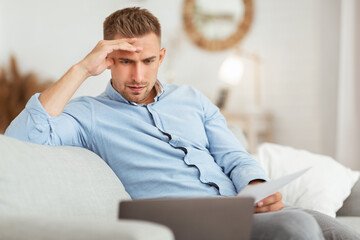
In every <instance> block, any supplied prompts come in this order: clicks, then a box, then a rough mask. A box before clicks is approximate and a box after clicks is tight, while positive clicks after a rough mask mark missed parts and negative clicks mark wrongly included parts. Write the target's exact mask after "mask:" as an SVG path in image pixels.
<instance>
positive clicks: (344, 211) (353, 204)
mask: <svg viewBox="0 0 360 240" xmlns="http://www.w3.org/2000/svg"><path fill="white" fill-rule="evenodd" d="M359 202H360V180H358V181H357V182H356V183H355V185H354V186H353V188H352V189H351V193H350V196H349V197H348V198H347V199H345V201H344V204H343V206H342V207H341V208H340V209H339V211H337V213H336V216H358V217H360V204H359Z"/></svg>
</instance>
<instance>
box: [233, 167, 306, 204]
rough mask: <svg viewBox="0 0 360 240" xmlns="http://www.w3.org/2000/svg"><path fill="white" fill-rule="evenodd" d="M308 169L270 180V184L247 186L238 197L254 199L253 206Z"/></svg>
mask: <svg viewBox="0 0 360 240" xmlns="http://www.w3.org/2000/svg"><path fill="white" fill-rule="evenodd" d="M309 169H310V168H306V169H303V170H300V171H298V172H295V173H293V174H290V175H287V176H284V177H281V178H278V179H275V180H272V181H270V182H265V183H260V184H256V185H247V186H246V187H245V188H244V189H243V190H242V191H241V192H239V193H238V196H239V197H245V196H246V197H249V196H250V197H253V198H254V199H255V201H254V204H255V203H257V202H258V201H260V200H262V199H264V198H266V197H267V196H270V195H272V194H274V193H276V192H277V191H278V190H279V189H280V188H282V187H284V186H285V185H287V184H288V183H290V182H291V181H293V180H295V179H296V178H298V177H300V176H301V175H303V174H304V173H305V172H306V171H308V170H309Z"/></svg>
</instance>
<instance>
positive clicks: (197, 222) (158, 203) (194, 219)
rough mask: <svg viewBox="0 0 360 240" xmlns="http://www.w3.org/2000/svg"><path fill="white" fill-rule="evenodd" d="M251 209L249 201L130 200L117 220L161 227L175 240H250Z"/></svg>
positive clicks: (245, 199)
mask: <svg viewBox="0 0 360 240" xmlns="http://www.w3.org/2000/svg"><path fill="white" fill-rule="evenodd" d="M253 205H254V199H253V198H251V197H214V198H185V199H142V200H129V201H122V202H120V208H119V218H120V219H136V220H145V221H151V222H156V223H160V224H162V225H165V226H167V227H169V228H170V229H171V230H172V231H173V233H174V235H175V239H176V240H192V239H194V240H195V239H196V240H201V239H204V240H205V239H206V240H212V239H214V240H215V239H216V240H218V239H226V240H239V239H250V234H251V227H252V224H253V211H254V206H253Z"/></svg>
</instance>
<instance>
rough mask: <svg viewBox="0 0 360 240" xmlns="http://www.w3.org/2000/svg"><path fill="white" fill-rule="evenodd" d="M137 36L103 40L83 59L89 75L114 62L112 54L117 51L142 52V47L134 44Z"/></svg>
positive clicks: (97, 73)
mask: <svg viewBox="0 0 360 240" xmlns="http://www.w3.org/2000/svg"><path fill="white" fill-rule="evenodd" d="M136 41H137V38H121V39H116V40H101V41H100V42H99V43H98V44H97V45H96V46H95V48H94V49H93V50H92V51H91V52H90V53H89V54H88V55H87V56H86V57H85V58H84V59H83V60H82V61H81V66H82V67H83V68H84V71H86V73H87V75H89V76H96V75H99V74H100V73H102V72H103V71H105V69H106V68H108V67H110V66H111V65H112V64H114V60H113V58H112V55H113V53H114V52H115V51H128V52H140V51H142V47H137V46H134V45H133V43H135V42H136Z"/></svg>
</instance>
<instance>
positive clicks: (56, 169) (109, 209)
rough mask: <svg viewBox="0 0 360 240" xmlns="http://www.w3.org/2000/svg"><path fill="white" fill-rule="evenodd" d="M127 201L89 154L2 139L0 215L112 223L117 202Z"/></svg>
mask: <svg viewBox="0 0 360 240" xmlns="http://www.w3.org/2000/svg"><path fill="white" fill-rule="evenodd" d="M129 198H130V197H129V195H128V194H127V193H126V191H125V190H124V187H123V185H122V184H121V182H120V181H119V179H118V178H117V177H116V175H115V174H114V173H113V171H112V170H111V169H110V168H109V167H108V165H107V164H106V163H105V162H104V161H103V160H102V159H101V158H99V157H98V156H97V155H96V154H94V153H93V152H90V151H88V150H86V149H83V148H78V147H70V146H43V145H38V144H33V143H27V142H22V141H19V140H17V139H14V138H10V137H7V136H4V135H0V216H3V215H14V214H21V215H39V214H40V215H48V216H66V217H68V216H71V217H89V218H103V219H112V220H115V219H116V218H117V212H118V210H117V209H118V203H119V201H120V200H121V199H129Z"/></svg>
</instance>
